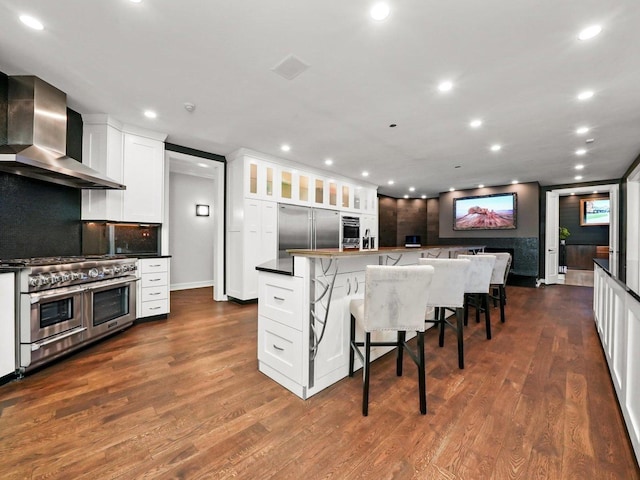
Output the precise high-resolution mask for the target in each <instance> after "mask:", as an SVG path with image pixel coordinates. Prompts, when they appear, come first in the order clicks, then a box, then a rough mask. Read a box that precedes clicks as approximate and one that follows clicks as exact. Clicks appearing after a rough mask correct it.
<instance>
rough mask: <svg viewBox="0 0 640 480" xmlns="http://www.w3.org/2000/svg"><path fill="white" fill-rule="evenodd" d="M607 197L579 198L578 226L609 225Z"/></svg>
mask: <svg viewBox="0 0 640 480" xmlns="http://www.w3.org/2000/svg"><path fill="white" fill-rule="evenodd" d="M609 207H610V202H609V199H608V198H592V199H580V226H581V227H588V226H592V225H609Z"/></svg>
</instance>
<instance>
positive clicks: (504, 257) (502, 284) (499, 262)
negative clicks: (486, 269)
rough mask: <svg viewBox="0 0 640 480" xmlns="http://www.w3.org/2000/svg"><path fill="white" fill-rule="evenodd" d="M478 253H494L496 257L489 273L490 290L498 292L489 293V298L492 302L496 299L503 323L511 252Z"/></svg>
mask: <svg viewBox="0 0 640 480" xmlns="http://www.w3.org/2000/svg"><path fill="white" fill-rule="evenodd" d="M478 255H494V256H495V257H496V263H495V265H494V266H493V272H492V274H491V290H492V291H497V293H498V294H497V295H491V298H492V299H493V300H494V302H495V301H498V303H499V305H500V321H501V322H502V323H504V322H505V316H504V306H505V305H506V303H507V293H506V286H507V277H508V276H509V270H510V269H511V254H510V253H507V252H495V253H479V254H478ZM494 305H495V303H494Z"/></svg>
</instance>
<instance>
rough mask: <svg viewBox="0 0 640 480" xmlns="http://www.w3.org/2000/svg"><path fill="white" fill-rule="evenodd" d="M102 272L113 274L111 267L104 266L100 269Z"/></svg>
mask: <svg viewBox="0 0 640 480" xmlns="http://www.w3.org/2000/svg"><path fill="white" fill-rule="evenodd" d="M102 274H103V275H112V274H113V268H107V267H104V268H103V269H102Z"/></svg>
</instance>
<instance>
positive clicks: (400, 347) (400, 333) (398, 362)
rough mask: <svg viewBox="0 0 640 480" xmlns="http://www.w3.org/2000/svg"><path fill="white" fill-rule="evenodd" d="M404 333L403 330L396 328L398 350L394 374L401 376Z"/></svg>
mask: <svg viewBox="0 0 640 480" xmlns="http://www.w3.org/2000/svg"><path fill="white" fill-rule="evenodd" d="M405 338H406V334H405V332H403V331H400V330H398V351H397V353H396V355H397V356H396V375H397V376H399V377H401V376H402V357H403V353H404V340H405Z"/></svg>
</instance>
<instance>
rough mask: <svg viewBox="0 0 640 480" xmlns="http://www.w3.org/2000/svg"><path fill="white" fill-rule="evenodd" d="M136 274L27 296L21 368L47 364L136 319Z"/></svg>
mask: <svg viewBox="0 0 640 480" xmlns="http://www.w3.org/2000/svg"><path fill="white" fill-rule="evenodd" d="M137 280H138V278H137V277H135V276H133V275H132V276H128V277H123V278H119V279H113V280H103V281H98V282H94V283H90V284H85V285H78V286H73V287H65V288H59V289H55V290H48V291H44V292H38V293H29V294H27V293H25V294H22V295H21V305H20V359H19V365H18V368H21V369H26V368H27V367H30V368H33V367H35V366H38V365H41V364H43V363H45V362H47V361H49V360H53V359H54V358H56V357H58V356H60V355H62V354H64V353H66V352H68V351H71V350H73V349H75V348H77V347H78V346H80V345H82V344H85V343H88V342H90V341H92V340H94V339H97V338H100V337H103V336H106V335H108V334H110V333H112V332H116V331H118V330H121V329H123V328H125V327H127V326H129V325H131V324H132V323H133V321H134V320H135V317H136V281H137Z"/></svg>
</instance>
